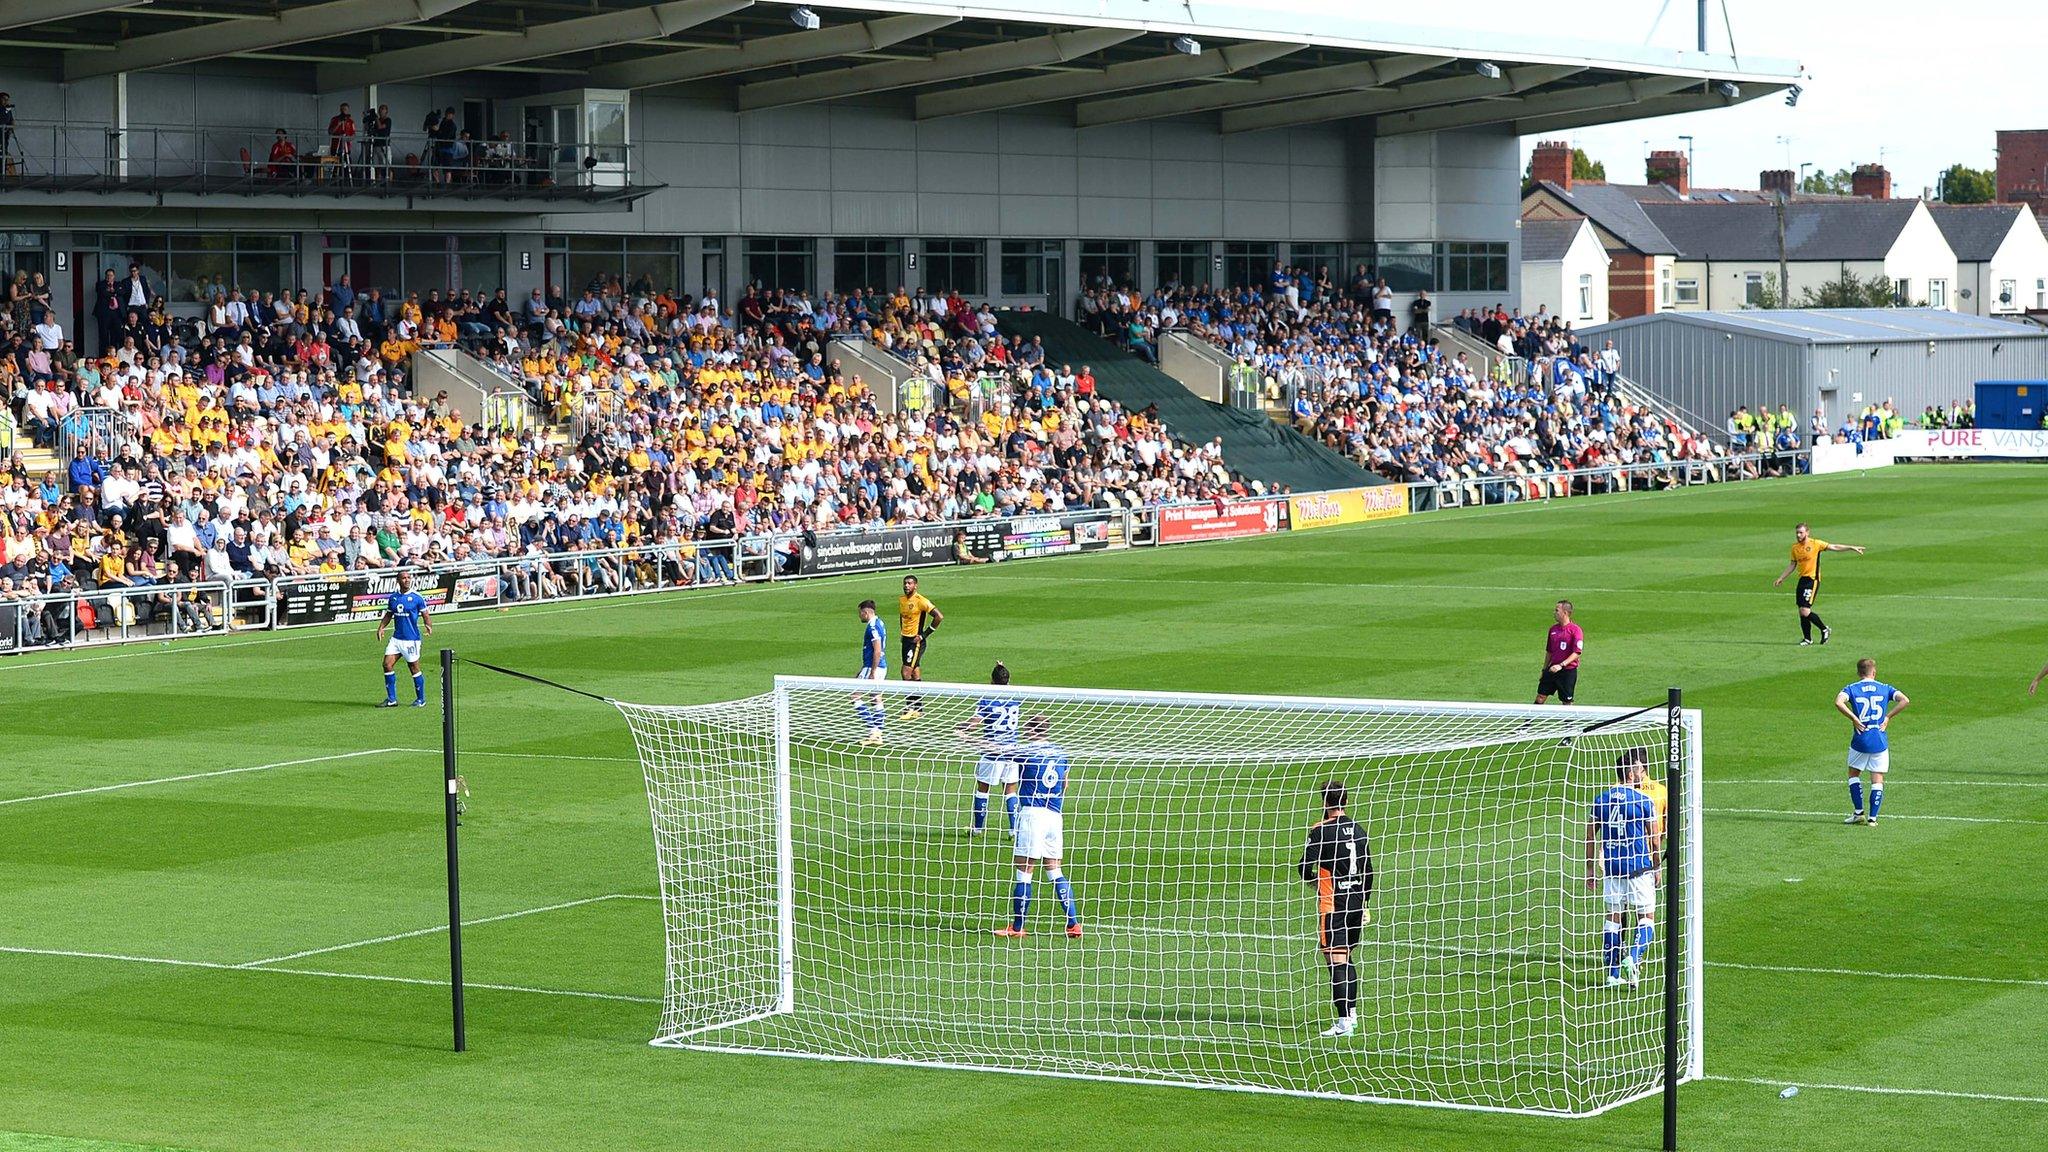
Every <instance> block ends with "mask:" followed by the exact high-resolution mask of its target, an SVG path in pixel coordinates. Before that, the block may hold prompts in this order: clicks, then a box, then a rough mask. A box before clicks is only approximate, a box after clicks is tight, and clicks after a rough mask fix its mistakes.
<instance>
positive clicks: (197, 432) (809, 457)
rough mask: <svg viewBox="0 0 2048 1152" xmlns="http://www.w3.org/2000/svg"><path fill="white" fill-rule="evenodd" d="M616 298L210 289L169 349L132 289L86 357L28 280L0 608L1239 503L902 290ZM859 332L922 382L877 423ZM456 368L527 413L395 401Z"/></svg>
mask: <svg viewBox="0 0 2048 1152" xmlns="http://www.w3.org/2000/svg"><path fill="white" fill-rule="evenodd" d="M152 287H154V286H152ZM635 288H636V289H637V290H634V291H628V290H627V287H626V286H624V285H622V284H620V283H619V282H618V281H617V280H615V279H614V280H611V281H609V282H604V283H598V284H593V285H591V286H590V287H589V288H588V289H587V290H585V291H582V292H580V293H578V295H577V297H576V299H575V300H573V301H564V300H560V299H548V298H546V297H545V296H544V295H543V294H539V293H536V295H535V298H534V299H533V300H530V301H529V302H527V304H526V305H525V306H524V307H522V308H518V309H515V308H514V307H513V306H512V305H511V304H510V303H509V301H507V299H506V294H505V293H504V292H503V291H497V292H495V293H492V294H490V295H487V296H479V295H475V294H470V293H462V294H457V295H455V296H454V297H453V298H452V299H443V298H442V297H441V294H440V293H438V292H429V293H427V296H426V298H425V299H420V298H419V296H418V294H416V293H411V294H408V295H407V296H406V298H405V299H403V300H396V301H393V300H386V299H384V298H383V297H382V296H381V295H380V294H378V293H375V292H372V293H370V294H369V295H368V296H358V295H357V294H355V292H354V291H353V289H352V288H351V286H350V285H349V284H348V283H347V280H346V278H345V277H344V278H340V279H338V280H337V281H336V282H335V283H334V284H332V285H330V286H328V287H327V288H326V290H325V291H324V292H323V293H321V295H320V298H319V299H317V300H316V299H313V298H311V296H310V295H309V294H308V293H305V292H300V293H297V294H296V295H295V296H293V297H292V298H291V299H285V298H283V297H280V296H273V295H270V294H264V295H262V296H260V297H256V296H254V294H250V295H249V296H245V295H244V294H243V293H241V292H240V291H238V290H235V289H233V288H229V287H216V288H215V289H214V290H213V294H212V296H211V298H210V300H209V302H208V304H207V308H206V315H205V316H204V317H203V318H202V319H201V320H199V321H196V322H187V323H179V322H176V321H173V320H172V319H171V318H170V316H169V315H168V313H167V311H166V309H165V303H164V300H163V298H162V296H161V294H160V293H154V294H152V295H151V296H150V298H149V302H148V303H147V304H146V305H143V306H141V307H139V308H134V309H126V310H125V314H124V315H123V316H122V317H121V318H120V319H119V320H118V321H116V322H115V323H113V324H111V325H109V326H107V327H105V328H103V330H102V331H101V332H100V333H99V334H98V335H99V340H98V341H97V342H98V344H99V345H100V351H99V352H98V353H97V354H82V353H80V352H79V350H78V349H77V347H76V344H75V342H74V341H73V340H72V339H71V338H70V336H69V334H68V333H65V332H63V331H62V330H61V328H60V327H59V326H58V325H57V324H56V323H55V321H54V320H53V319H52V317H53V313H52V312H51V311H50V310H49V309H48V307H47V306H46V304H44V303H43V302H42V300H41V299H40V298H39V297H38V296H37V294H36V283H35V281H34V280H33V279H32V278H29V279H24V280H22V281H21V282H20V283H17V284H13V285H10V287H9V298H8V307H7V310H6V312H5V313H4V315H0V323H4V328H5V331H4V332H0V346H4V348H5V351H6V354H5V355H4V356H0V385H4V386H5V387H6V389H7V391H8V394H9V395H10V397H12V398H13V403H12V405H11V409H12V410H11V413H10V415H11V416H12V417H14V418H15V419H16V420H18V422H19V426H20V428H21V431H22V440H23V441H24V442H23V443H21V444H19V445H17V447H18V448H19V449H20V450H19V451H17V452H15V453H14V454H13V455H12V456H11V458H10V461H9V472H10V475H9V477H8V480H7V484H6V487H5V489H4V491H0V508H4V512H5V518H6V521H7V525H6V529H7V530H6V534H5V551H4V556H0V599H10V600H21V599H23V598H24V597H30V596H35V595H42V594H48V593H59V592H69V591H78V592H80V593H82V594H85V595H84V596H82V598H81V599H80V600H79V601H78V603H79V604H81V605H88V606H89V607H87V608H86V609H85V610H86V611H88V612H92V613H93V614H94V615H99V614H101V613H104V614H105V615H106V616H107V617H109V618H115V617H126V616H139V617H141V618H142V619H144V620H145V621H147V619H148V618H150V617H153V616H161V615H169V614H183V618H184V619H185V622H186V623H187V625H188V626H189V627H188V628H187V629H182V630H205V629H206V628H208V627H212V626H215V625H216V624H217V623H220V622H222V621H223V620H224V619H225V617H226V616H227V615H228V614H227V613H223V612H220V611H218V606H217V605H216V606H212V607H211V608H210V607H209V606H207V605H204V604H200V603H197V602H196V600H195V599H194V598H192V597H187V596H181V595H179V594H174V593H170V592H149V591H142V590H143V589H149V588H152V587H155V586H157V585H163V584H167V583H168V584H182V583H187V582H191V581H194V580H201V579H204V580H220V581H227V582H230V583H232V582H234V581H237V580H260V579H264V578H274V577H280V576H293V575H314V574H336V573H342V572H347V571H360V570H365V569H375V568H380V567H389V566H391V565H394V564H400V563H408V564H410V563H426V564H435V563H448V562H462V561H466V560H470V559H473V558H479V557H507V556H521V555H525V556H531V557H534V558H536V562H535V563H534V564H532V565H530V566H527V567H525V568H521V569H515V570H512V571H511V572H510V573H509V578H510V579H511V581H512V583H513V585H514V587H513V589H512V597H513V598H515V599H518V598H524V596H523V595H522V586H528V585H530V586H528V587H524V592H525V593H529V594H549V593H551V592H553V591H557V590H559V589H560V588H562V587H567V588H569V589H570V590H582V589H585V588H589V589H605V588H612V589H616V588H618V587H620V586H621V584H622V583H623V582H624V581H625V580H626V579H627V578H628V574H627V573H624V572H622V571H621V570H620V565H621V564H622V563H625V562H626V561H624V560H622V559H620V558H619V557H617V556H616V555H610V554H604V555H600V553H606V552H607V550H616V549H618V548H621V547H633V546H637V545H641V544H646V545H651V546H654V547H655V548H658V549H659V556H660V559H659V561H658V564H659V565H660V570H659V571H658V572H655V573H641V574H639V579H638V580H637V581H636V582H637V583H641V584H644V583H646V582H648V580H649V579H650V578H651V579H653V580H654V581H656V582H659V583H667V584H687V583H692V582H728V581H732V580H734V579H736V577H735V575H734V571H733V566H734V563H735V561H736V560H737V559H738V556H737V554H736V552H735V548H736V547H737V541H738V540H739V539H741V538H743V537H751V536H756V535H760V534H764V533H769V532H781V533H790V532H816V531H825V530H830V529H835V528H850V527H859V528H879V527H882V526H885V525H891V524H915V523H929V522H936V521H942V520H967V519H973V518H976V517H980V516H1007V515H1012V514H1018V513H1025V512H1038V511H1054V512H1057V511H1062V510H1067V509H1074V508H1090V507H1092V508H1119V507H1134V506H1137V505H1139V504H1141V503H1155V504H1156V503H1161V502H1168V501H1178V500H1188V499H1207V498H1212V497H1216V496H1219V495H1228V494H1232V493H1235V492H1239V491H1243V490H1244V486H1243V484H1242V482H1240V481H1238V480H1236V479H1235V478H1233V477H1232V476H1231V474H1230V473H1229V471H1228V470H1227V469H1226V468H1225V467H1224V466H1223V462H1222V458H1221V450H1220V448H1219V447H1218V446H1217V445H1215V444H1214V443H1207V444H1202V445H1198V446H1196V445H1189V444H1186V443H1184V442H1178V441H1175V440H1174V439H1173V438H1172V437H1171V436H1170V435H1169V433H1168V431H1167V429H1166V427H1165V426H1164V425H1163V424H1162V422H1161V420H1160V417H1159V414H1158V412H1157V410H1154V409H1151V408H1143V409H1140V408H1134V407H1132V406H1130V405H1128V404H1125V403H1121V402H1119V401H1118V400H1117V399H1114V398H1112V397H1109V396H1106V395H1099V394H1096V393H1095V391H1094V389H1093V387H1092V381H1084V380H1083V379H1080V378H1077V377H1076V376H1075V375H1074V374H1073V373H1071V372H1067V371H1064V370H1062V369H1058V368H1055V367H1054V366H1052V365H1050V364H1047V363H1045V362H1044V361H1043V359H1042V357H1040V356H1038V355H1036V354H1034V353H1033V352H1032V351H1031V350H1029V349H1027V348H1026V347H1025V344H1024V342H1023V341H1022V340H1020V339H1015V338H1010V339H1006V338H1004V337H1002V336H1000V335H999V334H997V333H996V332H995V331H994V329H993V323H992V321H989V320H987V318H986V316H985V314H977V313H974V312H972V311H970V310H968V309H966V308H965V307H964V306H961V305H958V304H956V305H955V307H954V309H953V311H952V313H951V316H952V320H951V321H950V322H947V321H945V320H943V319H941V316H943V315H944V313H941V314H939V315H935V314H934V313H933V311H932V309H931V307H930V302H929V301H924V302H923V303H922V306H921V305H920V302H918V301H913V300H912V299H911V298H910V297H909V296H907V295H906V294H904V293H902V292H900V291H899V292H897V293H895V294H893V295H884V294H881V293H875V292H866V291H863V292H857V293H853V294H851V295H849V296H844V297H841V296H827V297H824V298H821V299H819V300H816V301H813V300H812V299H810V298H809V297H808V296H807V295H805V294H803V293H796V292H750V293H748V295H747V296H746V297H744V298H743V299H742V300H741V301H740V303H739V306H738V307H737V308H736V309H727V310H721V309H720V307H719V305H718V303H717V302H716V301H715V300H705V301H701V302H700V301H693V300H691V299H690V298H688V297H686V296H681V295H679V294H675V293H672V292H668V291H663V290H657V289H655V288H654V287H653V286H652V285H636V286H635ZM251 297H254V298H251ZM856 332H857V333H859V334H861V335H863V336H865V337H867V338H869V339H870V340H872V341H874V342H876V343H877V344H879V345H881V346H883V347H887V348H890V349H893V350H895V351H896V353H897V354H899V355H903V356H905V358H906V359H909V360H911V361H912V362H914V363H921V364H922V365H924V367H925V369H926V370H928V372H929V374H930V376H929V378H930V379H931V381H932V384H933V387H932V388H931V389H930V390H928V391H924V392H922V394H918V395H899V396H895V397H890V398H889V400H890V401H892V402H891V403H888V404H885V405H878V404H877V397H876V396H874V395H873V394H872V393H871V392H870V391H869V389H868V388H867V386H866V385H865V384H864V383H863V381H862V380H861V379H860V377H859V376H857V375H852V376H845V375H842V374H841V373H840V372H839V370H838V368H837V366H836V363H834V361H833V358H832V356H831V353H830V345H831V341H832V339H833V338H834V336H835V334H848V333H856ZM458 345H460V346H464V347H465V348H466V349H468V350H470V351H472V352H473V353H474V354H476V355H478V356H479V358H481V359H482V360H484V361H485V362H486V363H487V364H489V365H490V366H491V367H492V368H493V370H495V371H497V372H499V373H501V374H502V375H503V376H504V377H505V379H506V383H507V385H508V386H513V385H516V386H517V387H518V388H519V389H521V390H522V391H523V392H524V394H525V395H526V396H527V397H528V398H529V399H530V400H531V401H532V403H533V405H534V406H535V410H537V411H538V412H540V413H541V414H542V419H540V420H538V421H532V422H528V421H525V420H514V419H502V417H504V416H506V415H507V413H506V412H499V413H495V414H494V415H495V416H497V417H501V418H500V419H492V420H490V421H489V422H488V423H487V422H486V419H485V417H484V414H483V413H479V412H474V411H472V412H470V413H467V414H465V413H464V412H462V411H461V410H460V409H459V408H458V407H456V406H455V405H453V404H452V403H451V402H450V401H449V398H448V395H447V393H445V392H439V393H437V394H436V395H433V396H423V395H418V394H414V393H413V392H412V391H411V390H410V389H409V387H408V372H407V365H408V363H409V362H410V359H411V357H412V356H413V355H414V354H415V353H417V352H419V351H422V350H427V349H437V348H450V347H454V346H458ZM32 460H33V461H34V463H32V462H31V461H32ZM578 553H591V554H592V555H591V556H589V557H587V558H578V557H577V555H576V554H578ZM652 554H653V553H650V555H652ZM93 593H99V594H100V595H99V596H97V597H94V596H92V595H91V594H93ZM70 610H72V609H71V608H70V607H68V606H65V605H62V604H59V605H52V604H49V603H39V604H38V605H36V607H35V611H37V612H39V613H44V612H59V611H70ZM124 622H126V621H125V620H124ZM88 627H89V626H88ZM73 631H74V629H73V627H72V625H71V622H68V621H61V620H56V619H52V620H48V621H43V620H34V621H30V622H28V623H27V624H26V625H25V626H24V629H23V632H24V635H25V636H26V637H27V638H28V640H29V642H31V643H33V642H36V641H38V640H39V639H41V638H44V637H50V638H60V637H63V636H67V635H69V634H71V633H72V632H73Z"/></svg>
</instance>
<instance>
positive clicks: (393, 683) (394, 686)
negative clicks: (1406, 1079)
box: [384, 672, 398, 704]
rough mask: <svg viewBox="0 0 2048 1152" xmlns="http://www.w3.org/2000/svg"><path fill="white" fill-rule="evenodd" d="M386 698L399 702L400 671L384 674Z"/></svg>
mask: <svg viewBox="0 0 2048 1152" xmlns="http://www.w3.org/2000/svg"><path fill="white" fill-rule="evenodd" d="M384 699H386V700H389V701H390V702H392V703H393V704H396V703H398V673H396V672H386V673H385V674H384Z"/></svg>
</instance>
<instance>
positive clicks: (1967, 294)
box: [1956, 288, 1970, 300]
mask: <svg viewBox="0 0 2048 1152" xmlns="http://www.w3.org/2000/svg"><path fill="white" fill-rule="evenodd" d="M1956 295H1958V296H1961V297H1962V298H1963V299H1965V300H1968V299H1969V298H1970V290H1969V289H1968V288H1965V289H1963V290H1962V291H1960V292H1957V293H1956Z"/></svg>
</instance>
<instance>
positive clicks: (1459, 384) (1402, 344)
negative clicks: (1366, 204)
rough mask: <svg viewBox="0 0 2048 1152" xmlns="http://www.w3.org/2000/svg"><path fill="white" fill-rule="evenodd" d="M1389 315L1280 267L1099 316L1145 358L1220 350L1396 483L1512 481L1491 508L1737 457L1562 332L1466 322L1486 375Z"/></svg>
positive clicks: (1306, 425) (1500, 488) (1339, 448)
mask: <svg viewBox="0 0 2048 1152" xmlns="http://www.w3.org/2000/svg"><path fill="white" fill-rule="evenodd" d="M1126 294H1127V295H1128V293H1126ZM1392 305H1393V300H1392V296H1391V293H1389V292H1388V291H1387V290H1386V287H1385V285H1384V283H1382V282H1378V281H1372V280H1369V279H1366V278H1364V277H1363V276H1361V277H1357V278H1354V280H1353V281H1352V282H1351V283H1350V284H1349V285H1347V286H1346V287H1345V288H1343V289H1341V290H1340V289H1338V288H1337V287H1336V286H1335V284H1334V283H1333V282H1332V281H1331V280H1330V279H1329V278H1328V276H1327V274H1322V275H1312V274H1311V273H1310V272H1309V271H1308V270H1307V269H1304V268H1287V267H1282V266H1276V267H1275V269H1274V271H1273V275H1272V277H1271V279H1270V282H1269V283H1268V284H1267V285H1266V286H1265V287H1264V288H1263V290H1260V289H1251V288H1241V289H1234V290H1226V291H1217V290H1214V289H1210V288H1207V287H1203V288H1194V289H1190V288H1182V287H1172V288H1169V289H1166V290H1162V291H1159V292H1155V293H1153V294H1152V295H1151V296H1149V297H1146V298H1144V300H1143V302H1142V303H1141V304H1140V305H1138V306H1137V308H1136V309H1135V312H1134V313H1133V314H1132V316H1131V317H1130V318H1129V321H1128V323H1126V321H1125V318H1124V317H1123V316H1122V315H1117V314H1113V313H1111V312H1107V311H1105V312H1102V313H1101V315H1102V317H1103V320H1102V326H1103V327H1104V328H1105V330H1108V331H1111V332H1115V331H1118V330H1123V329H1128V330H1129V331H1130V332H1131V333H1132V336H1131V337H1130V339H1131V340H1133V341H1136V342H1139V343H1140V344H1142V343H1143V342H1144V341H1145V340H1146V339H1147V338H1148V334H1156V333H1157V332H1159V331H1163V330H1176V331H1181V332H1185V333H1188V334H1191V335H1194V336H1198V337H1200V338H1201V339H1202V340H1205V341H1207V342H1208V343H1210V344H1212V345H1213V346H1215V347H1217V348H1219V349H1221V350H1222V351H1223V352H1224V353H1226V354H1227V355H1229V356H1230V357H1232V358H1233V360H1234V361H1235V362H1236V363H1237V364H1238V365H1240V366H1241V367H1242V369H1243V370H1244V371H1245V372H1246V373H1247V374H1248V375H1249V376H1250V377H1251V378H1252V379H1254V380H1255V381H1256V386H1257V387H1258V388H1259V389H1260V391H1261V392H1262V393H1263V394H1264V396H1265V397H1266V398H1267V399H1268V400H1270V401H1273V402H1277V403H1278V404H1279V405H1280V406H1281V407H1282V408H1283V410H1284V412H1285V414H1286V417H1287V418H1288V419H1289V420H1291V422H1292V423H1293V425H1294V426H1295V427H1296V428H1298V429H1299V430H1301V431H1302V432H1303V433H1306V434H1307V435H1308V436H1310V437H1312V438H1313V439H1314V440H1316V441H1317V442H1319V443H1320V444H1322V445H1324V446H1325V447H1327V448H1328V449H1329V450H1330V451H1331V452H1332V453H1336V454H1341V456H1343V457H1345V458H1348V459H1350V460H1354V461H1356V462H1358V463H1359V464H1360V465H1363V466H1364V467H1367V468H1370V469H1371V470H1372V471H1373V472H1375V473H1377V474H1378V475H1379V476H1381V477H1383V478H1385V479H1388V480H1397V481H1403V482H1427V483H1438V484H1459V483H1476V482H1480V481H1488V480H1509V481H1512V482H1513V483H1510V484H1507V485H1487V486H1485V493H1484V496H1483V498H1489V499H1512V498H1516V496H1518V495H1527V496H1540V495H1542V494H1543V493H1544V488H1545V486H1546V485H1551V484H1555V483H1559V482H1565V483H1570V482H1571V481H1558V480H1555V479H1552V478H1551V474H1554V473H1558V472H1564V471H1571V470H1581V469H1592V468H1598V467H1600V466H1601V465H1603V464H1615V463H1622V464H1635V463H1654V464H1663V463H1672V464H1677V463H1680V462H1684V461H1689V460H1706V459H1714V458H1717V457H1720V456H1723V455H1725V453H1724V452H1723V451H1722V450H1721V449H1720V448H1718V447H1717V446H1716V445H1714V444H1713V443H1712V442H1711V441H1709V440H1708V439H1706V438H1705V437H1703V436H1700V435H1697V434H1695V433H1694V432H1692V431H1691V430H1688V429H1686V428H1685V427H1683V426H1682V425H1681V424H1679V423H1678V422H1677V421H1675V420H1673V419H1670V418H1668V417H1666V416H1663V415H1660V414H1658V413H1656V412H1653V411H1651V410H1649V409H1648V408H1647V407H1645V406H1643V405H1642V404H1640V403H1636V402H1632V401H1631V400H1629V399H1628V398H1626V397H1625V396H1623V395H1622V394H1621V393H1620V392H1618V391H1617V384H1618V383H1619V367H1620V366H1619V363H1618V361H1616V360H1614V359H1612V358H1611V357H1609V358H1608V359H1606V360H1605V361H1604V362H1603V359H1602V355H1601V352H1596V351H1594V350H1593V349H1590V348H1587V347H1585V346H1584V345H1583V344H1581V343H1580V342H1579V341H1578V338H1577V337H1576V335H1575V334H1574V333H1573V332H1572V330H1571V328H1570V327H1569V325H1566V324H1563V323H1561V322H1559V321H1557V320H1556V319H1554V318H1552V317H1549V316H1536V317H1522V316H1516V315H1512V314H1510V313H1508V312H1507V311H1505V310H1504V309H1501V308H1498V307H1496V308H1493V309H1489V310H1480V309H1467V310H1465V311H1464V312H1463V313H1461V314H1460V315H1459V316H1458V317H1456V318H1455V319H1454V321H1453V324H1454V326H1455V327H1457V328H1459V329H1460V330H1462V331H1464V332H1465V333H1466V334H1467V335H1469V336H1470V337H1472V338H1473V339H1475V340H1477V341H1480V342H1482V343H1483V345H1484V346H1488V347H1492V348H1495V349H1497V351H1498V353H1499V354H1498V356H1497V357H1492V358H1489V359H1491V369H1490V370H1489V369H1488V368H1487V367H1484V366H1482V364H1480V363H1475V358H1473V357H1471V356H1469V355H1468V353H1467V352H1465V351H1456V352H1450V351H1448V350H1447V349H1446V347H1445V345H1444V344H1443V342H1441V341H1440V340H1438V339H1435V338H1433V337H1431V336H1429V335H1428V332H1429V327H1428V313H1427V311H1426V310H1421V309H1415V308H1411V309H1409V312H1410V315H1409V317H1408V320H1409V323H1408V324H1407V325H1406V326H1405V328H1404V326H1403V324H1402V323H1401V318H1399V317H1397V316H1396V315H1395V310H1394V308H1393V306H1392ZM1083 311H1084V313H1092V312H1094V311H1095V310H1093V309H1090V308H1089V307H1088V306H1087V305H1086V304H1085V303H1084V305H1083ZM1602 351H1606V350H1602ZM1617 482H1618V481H1616V480H1614V479H1613V478H1612V477H1608V478H1603V479H1599V480H1584V481H1578V483H1582V484H1610V483H1617ZM1672 482H1673V483H1676V482H1677V481H1676V479H1675V477H1674V479H1673V480H1672Z"/></svg>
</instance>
